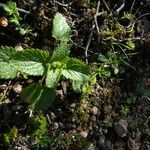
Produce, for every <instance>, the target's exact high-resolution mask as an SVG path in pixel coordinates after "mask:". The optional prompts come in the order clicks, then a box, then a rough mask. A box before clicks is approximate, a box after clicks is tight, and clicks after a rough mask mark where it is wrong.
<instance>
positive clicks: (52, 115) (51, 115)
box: [50, 112, 56, 120]
mask: <svg viewBox="0 0 150 150" xmlns="http://www.w3.org/2000/svg"><path fill="white" fill-rule="evenodd" d="M50 117H51V119H52V120H54V119H55V118H56V116H55V114H54V113H53V112H51V114H50Z"/></svg>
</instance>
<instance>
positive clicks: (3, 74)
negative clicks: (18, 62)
mask: <svg viewBox="0 0 150 150" xmlns="http://www.w3.org/2000/svg"><path fill="white" fill-rule="evenodd" d="M16 75H17V69H16V68H15V67H14V64H12V63H9V62H0V78H1V79H13V78H15V77H16Z"/></svg>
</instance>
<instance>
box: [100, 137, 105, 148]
mask: <svg viewBox="0 0 150 150" xmlns="http://www.w3.org/2000/svg"><path fill="white" fill-rule="evenodd" d="M99 144H100V147H101V148H102V149H103V148H105V136H104V135H102V136H100V137H99Z"/></svg>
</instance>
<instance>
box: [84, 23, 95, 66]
mask: <svg viewBox="0 0 150 150" xmlns="http://www.w3.org/2000/svg"><path fill="white" fill-rule="evenodd" d="M94 28H95V24H94V25H93V26H92V29H91V33H90V35H89V38H88V42H87V44H86V48H85V61H86V63H87V64H88V49H89V46H90V43H91V39H92V35H93V31H94Z"/></svg>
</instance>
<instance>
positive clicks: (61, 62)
mask: <svg viewBox="0 0 150 150" xmlns="http://www.w3.org/2000/svg"><path fill="white" fill-rule="evenodd" d="M52 36H53V37H54V38H55V39H56V40H58V41H60V44H59V45H57V46H56V48H55V49H54V51H53V53H52V54H51V53H49V52H48V51H43V50H39V49H33V48H31V49H25V50H23V51H16V50H15V49H14V48H12V47H8V46H1V47H0V68H1V69H0V78H2V79H13V78H15V77H16V76H17V75H18V74H21V75H24V76H29V75H30V76H42V77H43V78H42V81H41V82H40V83H34V84H32V85H30V86H28V87H26V88H25V89H23V92H22V97H23V99H24V100H25V101H26V102H28V103H29V104H30V105H31V109H32V110H35V111H36V110H39V109H46V108H47V107H48V106H49V105H50V104H51V102H52V101H53V100H54V99H55V89H56V86H57V83H58V81H59V80H60V79H63V78H66V79H70V80H71V81H73V82H79V83H82V84H83V83H84V82H85V81H86V80H88V78H89V68H88V65H87V64H85V63H84V62H82V61H81V60H79V59H76V58H71V57H69V53H70V47H69V45H68V44H67V42H68V40H69V39H70V37H71V29H70V27H69V25H68V24H67V22H66V20H65V17H63V16H62V15H61V14H60V13H56V14H55V16H54V21H53V31H52ZM73 88H74V89H75V86H73Z"/></svg>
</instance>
